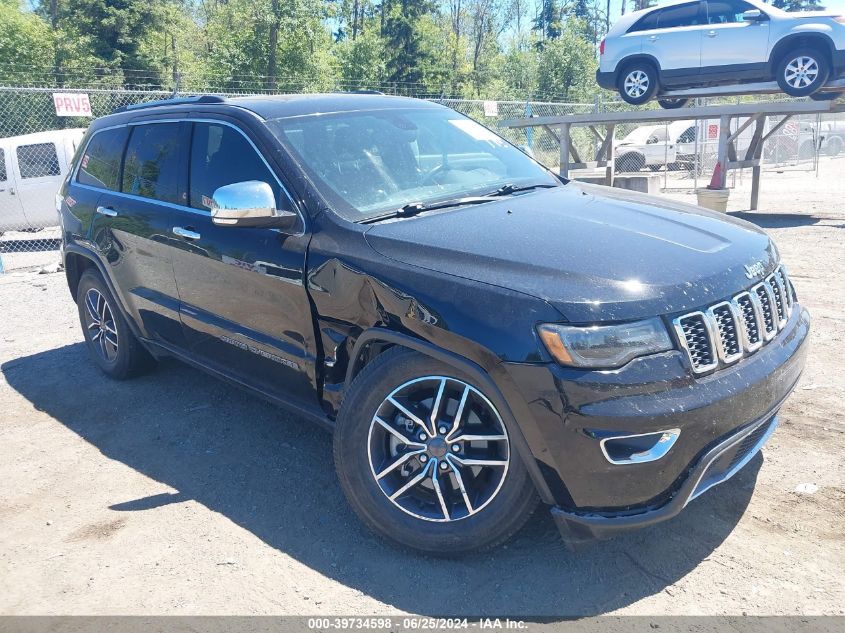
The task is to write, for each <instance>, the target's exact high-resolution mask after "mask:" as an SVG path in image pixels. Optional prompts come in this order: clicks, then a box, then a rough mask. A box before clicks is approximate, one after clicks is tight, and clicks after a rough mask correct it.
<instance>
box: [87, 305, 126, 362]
mask: <svg viewBox="0 0 845 633" xmlns="http://www.w3.org/2000/svg"><path fill="white" fill-rule="evenodd" d="M85 327H86V329H87V331H88V335H89V336H90V338H91V342H92V343H93V344H94V347H95V348H96V350H97V353H98V354H99V355H100V356H101V357H102V358H103V359H104V360H105V361H107V362H109V363H113V362H114V361H115V359H116V358H117V348H118V335H117V327H116V326H115V323H114V315H113V314H112V310H111V306H110V305H109V302H108V301H107V300H106V298H105V297H104V296H103V294H102V293H101V292H100V291H99V290H97V289H96V288H90V289H89V290H88V292H86V293H85Z"/></svg>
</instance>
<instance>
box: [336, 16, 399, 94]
mask: <svg viewBox="0 0 845 633" xmlns="http://www.w3.org/2000/svg"><path fill="white" fill-rule="evenodd" d="M333 52H334V55H335V56H336V57H337V60H338V65H339V68H340V76H341V81H342V82H343V85H344V86H345V87H349V88H378V87H379V86H381V84H382V83H383V82H384V77H385V72H386V70H385V62H384V58H385V51H384V44H383V42H382V39H381V37H380V36H379V34H378V31H377V30H376V29H374V28H370V29H364V28H361V27H360V26H359V32H358V35H357V36H356V37H355V38H354V39H346V40H343V41H341V42H339V43H337V44H336V45H335V46H334V49H333Z"/></svg>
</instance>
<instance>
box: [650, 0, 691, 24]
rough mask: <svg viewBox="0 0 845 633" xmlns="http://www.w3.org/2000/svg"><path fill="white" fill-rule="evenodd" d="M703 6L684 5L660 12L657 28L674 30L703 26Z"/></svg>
mask: <svg viewBox="0 0 845 633" xmlns="http://www.w3.org/2000/svg"><path fill="white" fill-rule="evenodd" d="M700 8H701V6H700V5H699V4H698V3H697V2H696V3H695V4H682V5H681V6H678V7H667V8H666V9H661V10H660V16H659V17H658V18H657V28H659V29H673V28H678V27H681V26H694V25H696V24H701V11H700Z"/></svg>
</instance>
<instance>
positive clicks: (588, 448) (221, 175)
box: [57, 94, 809, 554]
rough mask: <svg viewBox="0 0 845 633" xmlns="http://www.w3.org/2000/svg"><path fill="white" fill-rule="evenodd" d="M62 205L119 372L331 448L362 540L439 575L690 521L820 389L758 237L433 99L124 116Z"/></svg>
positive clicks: (87, 309)
mask: <svg viewBox="0 0 845 633" xmlns="http://www.w3.org/2000/svg"><path fill="white" fill-rule="evenodd" d="M57 202H58V203H59V204H60V207H61V217H62V224H63V255H64V262H65V265H66V271H67V279H68V283H69V285H70V290H71V292H72V294H73V296H74V298H75V300H76V303H77V305H78V310H79V317H80V320H81V323H82V329H83V332H84V335H85V340H86V343H87V347H88V350H89V352H90V354H91V357H92V359H93V361H94V362H95V363H96V364H97V365H99V367H100V368H101V369H102V371H103V372H104V373H105V374H106V375H108V376H110V377H112V378H117V379H123V378H127V377H129V376H132V375H136V374H138V373H139V372H141V371H143V370H145V369H147V368H148V367H150V365H151V364H152V363H153V362H154V359H156V358H159V357H162V356H165V355H170V356H175V357H178V358H180V359H182V360H184V361H185V362H187V363H189V364H192V365H194V366H196V367H199V368H201V369H203V370H205V371H207V372H209V373H211V374H213V375H215V376H219V377H221V378H225V379H228V380H230V381H232V382H234V383H236V384H238V385H240V386H243V387H246V388H248V389H251V390H253V391H255V392H257V393H259V394H261V395H263V396H265V397H267V398H270V399H273V400H275V401H277V402H279V403H282V404H284V405H286V406H288V407H290V408H292V409H293V410H294V411H296V412H298V413H299V414H300V415H301V416H302V417H305V418H309V419H311V420H314V421H315V422H317V423H319V424H321V425H323V426H325V427H327V428H328V429H331V430H332V431H333V433H334V460H335V465H336V469H337V474H338V477H339V480H340V483H341V486H342V488H343V490H344V492H345V494H346V496H347V498H348V500H349V503H350V505H351V506H352V507H353V508H354V510H355V511H356V512H357V514H358V515H359V516H360V518H361V520H362V521H363V522H364V523H365V524H367V525H368V526H369V527H370V528H372V529H373V530H375V531H376V532H378V533H380V534H382V535H384V536H386V537H389V538H391V539H393V540H395V541H397V542H399V543H401V544H404V545H407V546H411V547H414V548H418V549H420V550H424V551H427V552H433V553H439V554H449V553H455V552H463V551H468V550H474V549H481V548H488V547H492V546H495V545H497V544H499V543H502V542H503V541H504V540H505V539H507V538H508V537H509V536H510V535H512V534H514V533H515V532H516V531H517V530H518V529H519V528H520V527H521V526H522V525H523V524H524V523H525V521H526V519H527V517H528V516H529V514H530V513H531V512H532V511H533V510H534V508H535V506H536V505H537V504H538V502H539V501H542V502H543V503H545V504H546V505H548V506H550V507H551V512H552V514H553V516H554V518H555V520H556V522H557V524H558V526H559V527H560V530H561V532H562V534H563V536H564V538H565V539H566V540H567V541H569V542H571V543H577V542H579V541H589V540H591V539H595V538H603V537H607V536H610V535H612V534H614V533H615V532H617V531H619V530H624V529H629V528H633V527H637V526H643V525H648V524H651V523H654V522H655V521H660V520H664V519H669V518H670V517H672V516H674V515H675V514H677V513H678V512H680V511H681V509H682V508H683V507H684V506H685V505H687V504H688V503H689V502H690V501H691V500H692V499H694V498H695V497H697V496H699V495H700V494H702V493H703V492H704V491H706V490H707V489H709V488H711V487H712V486H714V485H716V484H718V483H720V482H722V481H725V480H726V479H728V478H729V477H730V476H731V475H733V474H734V473H735V472H737V470H739V469H740V468H742V466H743V465H744V464H746V463H747V462H748V461H749V460H750V459H751V457H752V456H753V455H754V454H755V453H756V452H757V451H758V450H759V449H760V447H761V446H762V445H763V443H764V442H765V441H766V439H767V438H768V437H769V436H770V435H771V433H772V431H773V430H774V429H775V426H776V425H777V412H778V408H779V407H780V406H781V403H782V402H783V400H784V398H786V397H787V395H788V394H789V393H790V391H791V390H792V389H793V387H794V385H795V382H796V381H797V380H798V376H799V374H800V373H801V370H802V367H803V365H804V359H805V354H806V344H805V341H806V339H807V333H808V328H809V317H808V314H807V312H806V310H804V309H803V308H802V307H801V306H800V304H799V303H798V302H797V300H796V296H795V292H794V289H793V287H792V284H791V283H790V280H789V277H788V276H787V273H786V269H785V268H784V266H783V264H782V262H781V261H780V257H779V255H778V251H777V249H776V248H775V246H774V244H773V243H772V242H771V240H770V239H769V238H768V237H767V236H766V234H765V233H764V232H763V231H761V230H759V229H758V228H756V227H755V226H753V225H751V224H748V223H745V222H742V221H740V220H737V219H734V218H731V217H727V216H724V215H719V214H715V213H712V212H708V211H704V210H702V209H699V208H696V207H691V206H682V205H677V204H674V203H669V202H666V201H665V200H661V199H657V198H650V197H646V196H641V195H635V194H631V193H619V192H617V191H615V190H610V189H605V188H601V187H590V186H587V185H582V184H578V183H575V182H567V181H565V180H562V179H560V178H558V177H557V176H555V175H554V174H553V173H551V172H550V171H548V170H547V169H545V168H544V167H542V166H541V165H539V164H538V163H536V162H534V161H533V160H532V159H531V158H529V157H528V156H527V155H525V154H524V153H522V152H521V151H519V150H518V149H516V148H515V147H513V146H512V145H510V144H509V143H508V142H506V141H505V140H503V139H502V138H500V137H499V136H497V135H496V134H494V133H492V132H491V131H489V130H488V129H487V128H485V127H483V126H481V125H479V124H478V123H476V122H474V121H472V120H470V119H468V118H466V117H464V116H462V115H460V114H457V113H456V112H454V111H452V110H450V109H448V108H445V107H443V106H440V105H436V104H433V103H428V102H425V101H417V100H414V99H406V98H399V97H387V96H383V95H377V94H366V95H365V94H354V95H353V94H334V95H310V96H281V97H269V98H267V97H264V98H262V97H254V98H238V99H223V98H219V97H211V96H206V97H194V98H184V99H177V100H172V101H165V102H159V103H152V104H145V105H143V106H135V107H129V108H125V109H124V110H122V111H118V112H116V113H114V114H111V115H109V116H106V117H103V118H101V119H98V120H96V121H95V122H94V123H93V124H92V125H91V127H90V129H89V131H88V132H87V134H86V137H85V139H84V140H83V142H82V144H81V146H80V150H79V152H78V154H77V156H76V158H75V159H74V168H73V170H72V171H71V173H70V175H69V176H68V178H67V180H66V182H65V183H64V185H63V187H62V189H61V192H60V196H59V199H58V200H57ZM242 423H243V424H249V422H248V421H247V420H244V421H243V422H242Z"/></svg>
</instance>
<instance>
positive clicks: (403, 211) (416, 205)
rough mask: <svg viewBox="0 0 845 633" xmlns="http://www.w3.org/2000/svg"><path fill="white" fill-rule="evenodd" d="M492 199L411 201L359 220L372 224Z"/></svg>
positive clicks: (467, 198) (482, 197)
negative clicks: (386, 211)
mask: <svg viewBox="0 0 845 633" xmlns="http://www.w3.org/2000/svg"><path fill="white" fill-rule="evenodd" d="M491 200H493V197H492V196H469V197H466V198H454V199H452V200H444V201H442V202H432V203H430V204H425V203H423V202H411V203H409V204H406V205H405V206H404V207H401V208H399V209H396V210H395V211H390V212H389V213H384V214H382V215H376V216H373V217H371V218H366V219H365V220H361V221H360V224H372V223H373V222H381V221H382V220H392V219H393V218H410V217H412V216H415V215H419V214H420V213H424V212H426V211H435V210H437V209H448V208H449V207H461V206H463V205H465V204H482V203H484V202H490V201H491Z"/></svg>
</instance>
